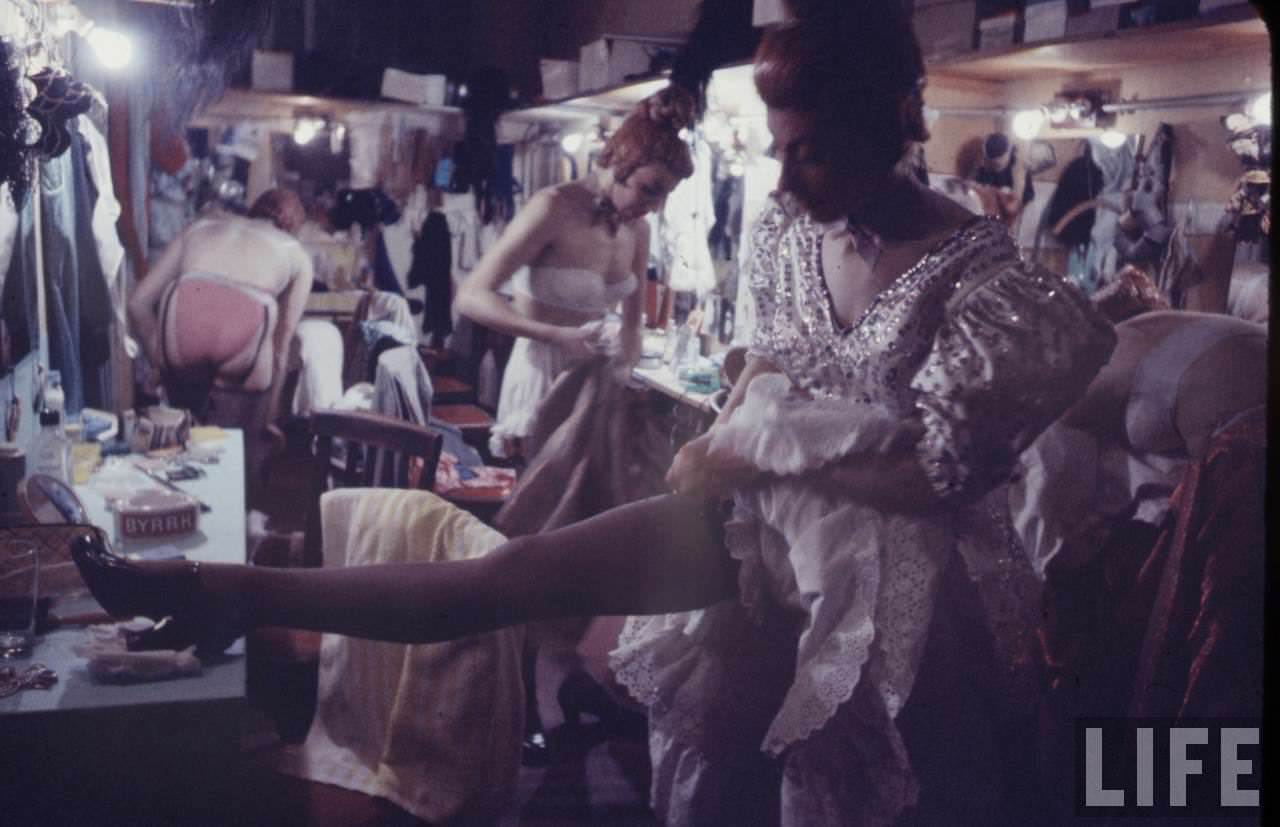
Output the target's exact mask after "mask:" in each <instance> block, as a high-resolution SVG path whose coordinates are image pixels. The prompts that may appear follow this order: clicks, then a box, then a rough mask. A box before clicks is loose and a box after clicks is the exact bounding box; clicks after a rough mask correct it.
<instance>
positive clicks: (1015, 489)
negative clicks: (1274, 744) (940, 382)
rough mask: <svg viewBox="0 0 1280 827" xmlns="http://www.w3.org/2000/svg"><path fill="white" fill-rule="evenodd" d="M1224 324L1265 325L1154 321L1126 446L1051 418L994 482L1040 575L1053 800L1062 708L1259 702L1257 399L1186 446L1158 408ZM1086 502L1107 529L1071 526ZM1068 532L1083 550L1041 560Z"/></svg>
mask: <svg viewBox="0 0 1280 827" xmlns="http://www.w3.org/2000/svg"><path fill="white" fill-rule="evenodd" d="M1234 337H1245V338H1253V339H1255V340H1256V342H1257V343H1258V344H1259V346H1260V347H1263V348H1265V342H1266V329H1265V328H1263V327H1261V326H1258V325H1252V324H1248V323H1245V322H1241V321H1238V320H1234V319H1228V318H1227V317H1224V316H1218V315H1213V316H1206V317H1204V318H1203V320H1197V321H1194V322H1192V323H1190V324H1188V325H1187V326H1185V327H1182V328H1180V329H1178V330H1176V331H1174V332H1171V333H1169V334H1168V335H1167V336H1166V337H1165V338H1164V339H1163V340H1162V341H1160V342H1159V343H1158V344H1156V345H1155V347H1153V348H1152V350H1151V351H1150V352H1149V353H1148V354H1147V356H1146V357H1145V358H1144V359H1143V361H1142V362H1141V363H1140V364H1139V366H1138V367H1137V369H1136V370H1135V373H1134V378H1133V384H1132V388H1131V391H1130V395H1129V399H1128V402H1127V404H1126V408H1125V413H1124V417H1125V441H1126V443H1128V446H1129V447H1127V448H1126V447H1124V446H1119V445H1115V446H1103V445H1101V444H1100V443H1099V441H1098V439H1097V438H1096V437H1095V436H1093V435H1092V434H1090V433H1087V432H1085V431H1083V430H1079V429H1076V428H1072V427H1069V426H1067V425H1064V424H1062V423H1055V424H1054V425H1052V426H1051V427H1050V428H1049V429H1048V430H1046V431H1045V433H1044V434H1043V435H1041V436H1040V437H1039V438H1038V439H1037V440H1036V441H1035V443H1033V444H1032V446H1031V447H1030V448H1029V449H1028V450H1027V451H1026V452H1024V453H1023V455H1022V459H1021V466H1022V467H1021V473H1019V474H1018V476H1017V480H1018V481H1017V482H1016V483H1015V484H1014V485H1012V486H1010V505H1011V508H1012V509H1013V512H1014V515H1015V519H1014V524H1015V527H1016V528H1017V530H1018V533H1019V536H1020V537H1021V538H1022V541H1023V544H1024V546H1025V547H1026V549H1027V554H1028V555H1029V556H1030V557H1031V559H1032V560H1033V564H1034V565H1035V567H1036V569H1037V572H1038V573H1039V575H1040V577H1041V578H1042V579H1045V580H1046V585H1045V601H1044V617H1043V619H1042V621H1041V622H1040V623H1039V624H1038V625H1039V626H1040V631H1039V634H1040V637H1041V641H1042V643H1041V647H1042V652H1043V658H1044V661H1045V670H1046V678H1047V679H1048V685H1047V688H1046V691H1045V694H1044V696H1043V698H1042V700H1041V703H1042V706H1043V719H1042V720H1043V725H1042V729H1041V734H1040V739H1041V746H1040V750H1041V764H1042V767H1043V770H1042V772H1043V773H1044V778H1045V779H1046V780H1047V781H1048V782H1049V783H1047V784H1046V785H1045V786H1044V787H1043V788H1044V789H1046V790H1053V789H1058V790H1061V793H1062V796H1061V798H1060V799H1059V800H1058V801H1056V802H1054V804H1053V806H1054V807H1055V808H1057V811H1058V812H1060V813H1072V812H1073V811H1074V807H1075V800H1074V795H1073V794H1072V791H1071V790H1070V789H1069V788H1066V787H1063V786H1062V785H1061V784H1060V783H1056V784H1055V783H1053V782H1054V781H1058V780H1059V779H1061V778H1062V777H1063V776H1062V775H1061V773H1070V772H1072V771H1073V770H1072V767H1073V766H1074V760H1075V742H1076V734H1075V726H1074V723H1075V721H1076V720H1077V719H1079V718H1081V717H1120V716H1125V715H1154V716H1164V717H1174V716H1191V717H1195V716H1201V715H1202V716H1246V717H1247V716H1256V715H1258V714H1259V712H1260V708H1261V707H1260V704H1261V695H1260V694H1259V693H1260V687H1261V674H1260V671H1259V670H1260V664H1259V659H1258V655H1259V653H1260V652H1261V651H1262V636H1261V622H1260V621H1261V610H1262V591H1261V590H1262V583H1263V582H1264V577H1263V573H1262V566H1263V551H1264V549H1265V548H1266V546H1265V543H1264V538H1263V492H1264V491H1265V489H1266V426H1265V420H1266V418H1265V409H1264V408H1261V407H1256V408H1250V409H1248V410H1244V411H1239V412H1237V413H1236V414H1235V415H1233V416H1228V417H1227V420H1226V422H1224V423H1223V424H1222V425H1221V426H1219V428H1218V429H1217V431H1216V432H1215V434H1214V436H1213V437H1212V438H1211V440H1210V444H1209V447H1208V449H1207V451H1206V453H1205V454H1204V455H1203V456H1201V457H1190V458H1188V457H1187V456H1186V453H1185V451H1186V449H1185V441H1184V440H1183V439H1182V437H1181V435H1179V434H1178V432H1177V427H1176V424H1175V422H1174V411H1175V403H1176V397H1177V392H1178V387H1179V385H1180V384H1181V382H1182V377H1183V374H1184V372H1185V371H1186V368H1187V366H1188V365H1190V364H1191V363H1192V362H1193V361H1195V360H1196V359H1197V358H1198V357H1199V356H1200V355H1202V354H1204V353H1205V352H1206V351H1208V350H1209V349H1210V348H1212V347H1214V346H1215V345H1217V344H1219V343H1221V342H1223V341H1225V340H1227V339H1230V338H1234ZM1099 516H1101V517H1104V518H1105V523H1104V524H1105V525H1106V526H1107V529H1108V531H1109V535H1108V536H1107V538H1106V539H1105V540H1098V539H1097V538H1096V537H1095V535H1093V534H1092V533H1090V534H1083V535H1082V526H1088V525H1090V524H1091V523H1093V522H1095V521H1096V520H1097V518H1098V517H1099ZM1068 542H1073V543H1074V544H1075V545H1076V546H1077V547H1079V548H1082V549H1083V548H1087V549H1089V550H1091V551H1093V552H1094V554H1093V556H1092V558H1090V559H1088V560H1084V561H1081V562H1078V563H1077V564H1076V565H1075V566H1073V567H1071V568H1066V567H1062V566H1058V567H1056V568H1054V569H1053V570H1051V571H1049V570H1048V564H1049V563H1050V561H1052V560H1053V559H1054V557H1056V556H1057V555H1058V554H1059V553H1060V552H1061V551H1062V550H1063V548H1064V547H1065V546H1066V545H1067V543H1068ZM1166 580H1167V581H1168V584H1169V585H1168V587H1166V592H1165V596H1164V597H1163V598H1162V599H1158V598H1157V594H1159V593H1160V592H1161V588H1160V586H1161V583H1162V582H1163V581H1166ZM1144 653H1145V654H1144Z"/></svg>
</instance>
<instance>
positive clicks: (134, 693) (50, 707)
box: [0, 429, 246, 717]
mask: <svg viewBox="0 0 1280 827" xmlns="http://www.w3.org/2000/svg"><path fill="white" fill-rule="evenodd" d="M211 445H213V446H219V447H220V448H221V451H220V454H219V461H218V462H217V464H211V465H203V466H202V467H204V468H205V469H206V471H207V475H206V476H205V477H203V478H201V479H198V480H193V481H190V482H182V483H179V486H180V487H181V488H182V489H183V490H185V491H187V492H189V493H191V494H193V495H195V496H196V497H199V498H200V499H201V500H203V501H204V502H206V503H208V504H209V505H210V506H211V507H212V510H211V511H209V512H208V513H204V514H201V515H200V528H199V530H198V531H197V532H196V533H195V534H192V535H189V536H188V537H185V538H183V539H182V540H180V541H178V542H176V543H175V542H171V543H169V544H168V545H169V546H170V547H171V550H175V551H176V552H179V553H181V554H182V555H183V556H185V557H187V558H188V559H191V560H201V561H208V562H235V563H243V562H245V561H246V556H245V527H246V523H245V501H244V440H243V435H242V434H241V432H240V431H238V430H230V429H228V430H227V431H226V437H225V439H223V440H221V442H220V443H211ZM133 459H135V458H132V457H130V458H127V460H128V461H130V462H131V461H132V460H133ZM143 479H144V480H145V477H144V478H143ZM76 493H77V495H79V497H80V499H81V501H83V502H84V505H85V508H86V509H87V510H88V512H89V518H90V521H91V522H92V523H94V524H95V525H98V526H100V527H101V528H103V529H104V530H105V531H106V532H107V535H108V536H112V535H113V534H114V527H113V524H112V517H111V514H110V512H109V511H108V510H107V504H106V500H105V498H104V497H103V495H102V493H101V491H100V490H99V488H98V487H96V486H95V480H94V479H93V478H91V479H90V481H89V482H88V483H86V484H84V485H78V486H76ZM164 545H165V544H163V543H155V542H152V543H150V544H146V545H135V544H131V545H130V546H129V547H128V548H127V549H125V551H127V552H134V551H142V552H149V553H157V552H162V551H163V548H162V547H163V546H164ZM81 604H82V605H75V604H71V605H63V604H61V603H59V605H58V606H57V607H56V610H57V613H58V614H60V615H63V616H68V615H71V614H74V613H76V612H78V611H93V610H94V609H95V608H96V605H97V604H96V603H95V602H93V601H92V600H91V599H85V600H83V601H81ZM86 640H87V632H86V631H85V630H84V629H83V628H68V629H59V630H55V631H53V632H50V633H48V634H45V635H43V636H41V637H40V638H39V639H37V641H36V646H35V650H34V652H33V653H32V655H31V657H30V658H29V659H23V660H15V661H11V662H9V663H11V664H12V665H14V666H16V667H17V668H19V669H22V668H24V667H25V666H27V665H30V664H34V663H42V664H44V665H45V666H48V667H49V668H51V669H53V670H54V671H55V672H57V673H58V682H57V683H56V684H54V686H53V688H51V689H48V690H38V689H37V690H25V691H22V692H18V693H17V694H15V695H11V696H10V697H8V698H0V717H2V716H6V715H13V714H23V713H55V712H66V711H71V710H92V709H101V708H107V707H121V706H140V705H147V704H191V703H217V702H224V701H240V700H243V699H244V697H245V664H244V656H243V644H242V643H240V642H238V643H237V644H236V645H235V646H234V647H232V648H231V649H229V650H228V651H227V653H226V654H224V655H222V656H220V657H218V658H215V659H210V660H209V661H207V662H205V663H204V664H203V669H202V672H201V674H200V675H199V676H196V677H189V678H177V679H174V680H166V681H155V682H151V683H139V684H130V685H115V684H102V683H98V682H95V681H94V680H93V679H92V678H90V677H89V672H88V669H87V667H86V662H85V660H84V659H83V658H81V657H80V656H79V655H77V654H75V652H74V651H73V647H74V646H76V645H77V644H79V643H83V642H85V641H86Z"/></svg>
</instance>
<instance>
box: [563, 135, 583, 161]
mask: <svg viewBox="0 0 1280 827" xmlns="http://www.w3.org/2000/svg"><path fill="white" fill-rule="evenodd" d="M560 148H561V149H563V150H564V151H565V152H567V153H568V154H570V155H577V154H578V150H580V149H582V133H581V132H570V133H569V134H568V135H565V136H564V137H563V138H561V139H560Z"/></svg>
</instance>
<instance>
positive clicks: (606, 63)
mask: <svg viewBox="0 0 1280 827" xmlns="http://www.w3.org/2000/svg"><path fill="white" fill-rule="evenodd" d="M579 52H580V54H579V57H580V60H579V61H578V86H579V89H580V91H583V92H588V91H591V90H594V89H604V88H606V87H609V86H617V85H618V84H620V83H623V82H625V81H626V80H627V79H629V78H630V77H632V76H634V75H644V74H647V73H648V72H649V65H650V60H651V55H650V50H649V48H648V47H647V46H646V44H644V43H642V42H639V41H635V40H627V39H623V38H613V37H602V38H600V39H599V40H593V41H592V42H590V43H588V44H587V45H585V46H583V47H582V48H581V49H580V50H579Z"/></svg>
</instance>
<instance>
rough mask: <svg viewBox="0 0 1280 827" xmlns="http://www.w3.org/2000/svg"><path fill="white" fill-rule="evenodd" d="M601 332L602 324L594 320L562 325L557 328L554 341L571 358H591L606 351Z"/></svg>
mask: <svg viewBox="0 0 1280 827" xmlns="http://www.w3.org/2000/svg"><path fill="white" fill-rule="evenodd" d="M600 332H601V330H600V325H599V324H596V323H594V322H588V323H587V324H584V325H580V326H578V327H561V328H558V329H557V330H556V334H555V338H554V340H553V342H554V344H556V345H557V346H559V347H560V348H561V349H563V350H564V352H565V355H566V356H567V357H569V358H570V359H573V360H579V359H589V358H591V357H592V356H598V355H599V354H601V353H603V352H604V345H603V342H602V341H601V337H600Z"/></svg>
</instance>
